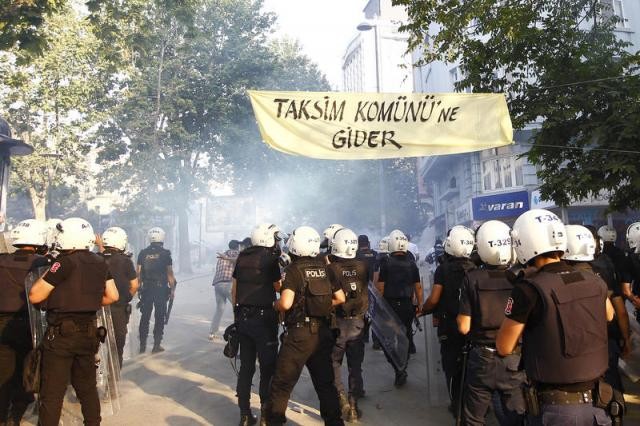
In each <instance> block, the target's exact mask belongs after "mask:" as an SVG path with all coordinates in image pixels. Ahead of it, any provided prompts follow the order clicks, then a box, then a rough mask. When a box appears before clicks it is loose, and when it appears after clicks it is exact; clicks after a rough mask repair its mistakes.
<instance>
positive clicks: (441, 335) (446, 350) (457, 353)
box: [433, 256, 476, 408]
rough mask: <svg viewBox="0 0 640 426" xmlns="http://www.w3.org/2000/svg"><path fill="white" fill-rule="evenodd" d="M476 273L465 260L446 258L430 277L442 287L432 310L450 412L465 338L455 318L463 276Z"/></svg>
mask: <svg viewBox="0 0 640 426" xmlns="http://www.w3.org/2000/svg"><path fill="white" fill-rule="evenodd" d="M474 269H476V265H475V264H474V263H473V262H472V261H471V260H470V259H467V258H461V257H453V256H447V260H446V261H445V262H443V263H441V264H440V265H439V266H438V268H436V271H435V273H434V275H433V282H434V284H440V285H442V295H441V296H440V300H439V301H438V306H437V308H436V310H435V313H434V315H435V317H436V319H437V324H438V339H439V341H440V356H441V357H442V369H443V370H444V374H445V377H446V379H447V387H448V389H449V396H450V397H451V402H452V404H454V405H452V408H456V407H455V404H456V403H457V401H458V392H459V389H460V378H461V373H462V365H461V362H460V361H461V355H462V348H463V347H464V344H465V337H464V336H463V335H462V334H460V332H459V331H458V324H457V322H456V317H457V316H458V308H459V300H460V289H461V287H462V283H463V281H464V277H465V274H466V273H467V272H469V271H472V270H474Z"/></svg>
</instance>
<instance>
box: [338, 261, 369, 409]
mask: <svg viewBox="0 0 640 426" xmlns="http://www.w3.org/2000/svg"><path fill="white" fill-rule="evenodd" d="M329 277H330V278H331V281H332V282H334V283H338V285H339V287H340V288H342V291H344V294H345V296H346V302H345V303H343V304H342V305H339V306H337V307H336V322H337V325H338V328H339V329H340V334H339V336H338V338H337V339H336V344H335V346H334V348H333V372H334V376H335V379H334V380H335V384H336V389H338V392H339V393H341V394H344V393H345V389H344V385H343V383H342V359H343V357H344V355H345V353H346V355H347V366H348V368H349V396H352V397H354V398H356V399H358V398H360V397H362V395H364V387H363V383H362V362H363V361H364V341H363V340H362V334H363V331H364V314H365V313H366V312H367V309H368V308H369V292H368V288H367V287H368V283H369V269H368V265H367V264H366V263H365V262H363V261H361V260H358V259H342V258H338V257H335V256H332V257H331V264H330V265H329Z"/></svg>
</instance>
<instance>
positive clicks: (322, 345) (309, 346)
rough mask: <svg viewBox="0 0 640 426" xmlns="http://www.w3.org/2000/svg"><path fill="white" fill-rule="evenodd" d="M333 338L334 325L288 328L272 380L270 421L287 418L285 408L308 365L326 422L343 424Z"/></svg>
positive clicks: (277, 421) (275, 422)
mask: <svg viewBox="0 0 640 426" xmlns="http://www.w3.org/2000/svg"><path fill="white" fill-rule="evenodd" d="M333 344H334V338H333V333H332V332H331V329H329V327H328V326H326V325H321V326H320V327H318V328H317V330H315V332H314V330H311V327H310V326H305V327H300V328H289V329H288V331H287V334H286V336H285V337H284V342H283V344H282V347H281V348H280V352H279V354H278V360H277V362H276V371H275V374H274V375H273V379H272V381H271V402H270V409H269V414H268V424H282V423H285V422H286V417H285V411H286V409H287V403H288V402H289V397H290V396H291V391H293V388H294V386H295V385H296V383H297V382H298V379H299V378H300V374H301V373H302V369H303V368H304V366H305V365H306V366H307V370H309V374H310V375H311V381H312V382H313V387H314V388H315V390H316V393H317V394H318V398H319V399H320V415H321V416H322V419H323V420H324V424H325V425H331V426H343V425H344V422H343V421H342V418H341V411H340V401H339V398H338V391H337V390H336V387H335V385H334V383H333V367H332V364H331V352H332V350H333Z"/></svg>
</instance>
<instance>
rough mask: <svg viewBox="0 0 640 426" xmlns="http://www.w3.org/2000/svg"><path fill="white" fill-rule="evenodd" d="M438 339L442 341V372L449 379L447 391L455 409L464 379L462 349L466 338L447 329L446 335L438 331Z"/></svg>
mask: <svg viewBox="0 0 640 426" xmlns="http://www.w3.org/2000/svg"><path fill="white" fill-rule="evenodd" d="M438 336H439V337H438V338H439V339H440V356H441V358H442V370H443V371H444V375H445V377H446V379H447V389H448V390H449V398H450V399H451V403H452V404H453V406H454V407H455V406H456V404H457V401H458V399H459V398H458V394H459V393H460V380H461V378H462V359H461V357H462V348H463V347H464V344H465V337H464V336H463V335H462V334H460V333H458V332H457V331H453V329H451V327H448V328H447V332H446V333H441V332H440V330H438Z"/></svg>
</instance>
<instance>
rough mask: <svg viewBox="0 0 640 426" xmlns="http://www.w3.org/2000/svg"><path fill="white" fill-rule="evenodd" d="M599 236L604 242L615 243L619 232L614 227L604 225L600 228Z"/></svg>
mask: <svg viewBox="0 0 640 426" xmlns="http://www.w3.org/2000/svg"><path fill="white" fill-rule="evenodd" d="M598 237H600V239H602V242H603V243H614V242H615V241H616V239H617V238H618V233H617V232H616V230H615V228H614V227H612V226H609V225H604V226H601V227H600V228H598Z"/></svg>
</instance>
